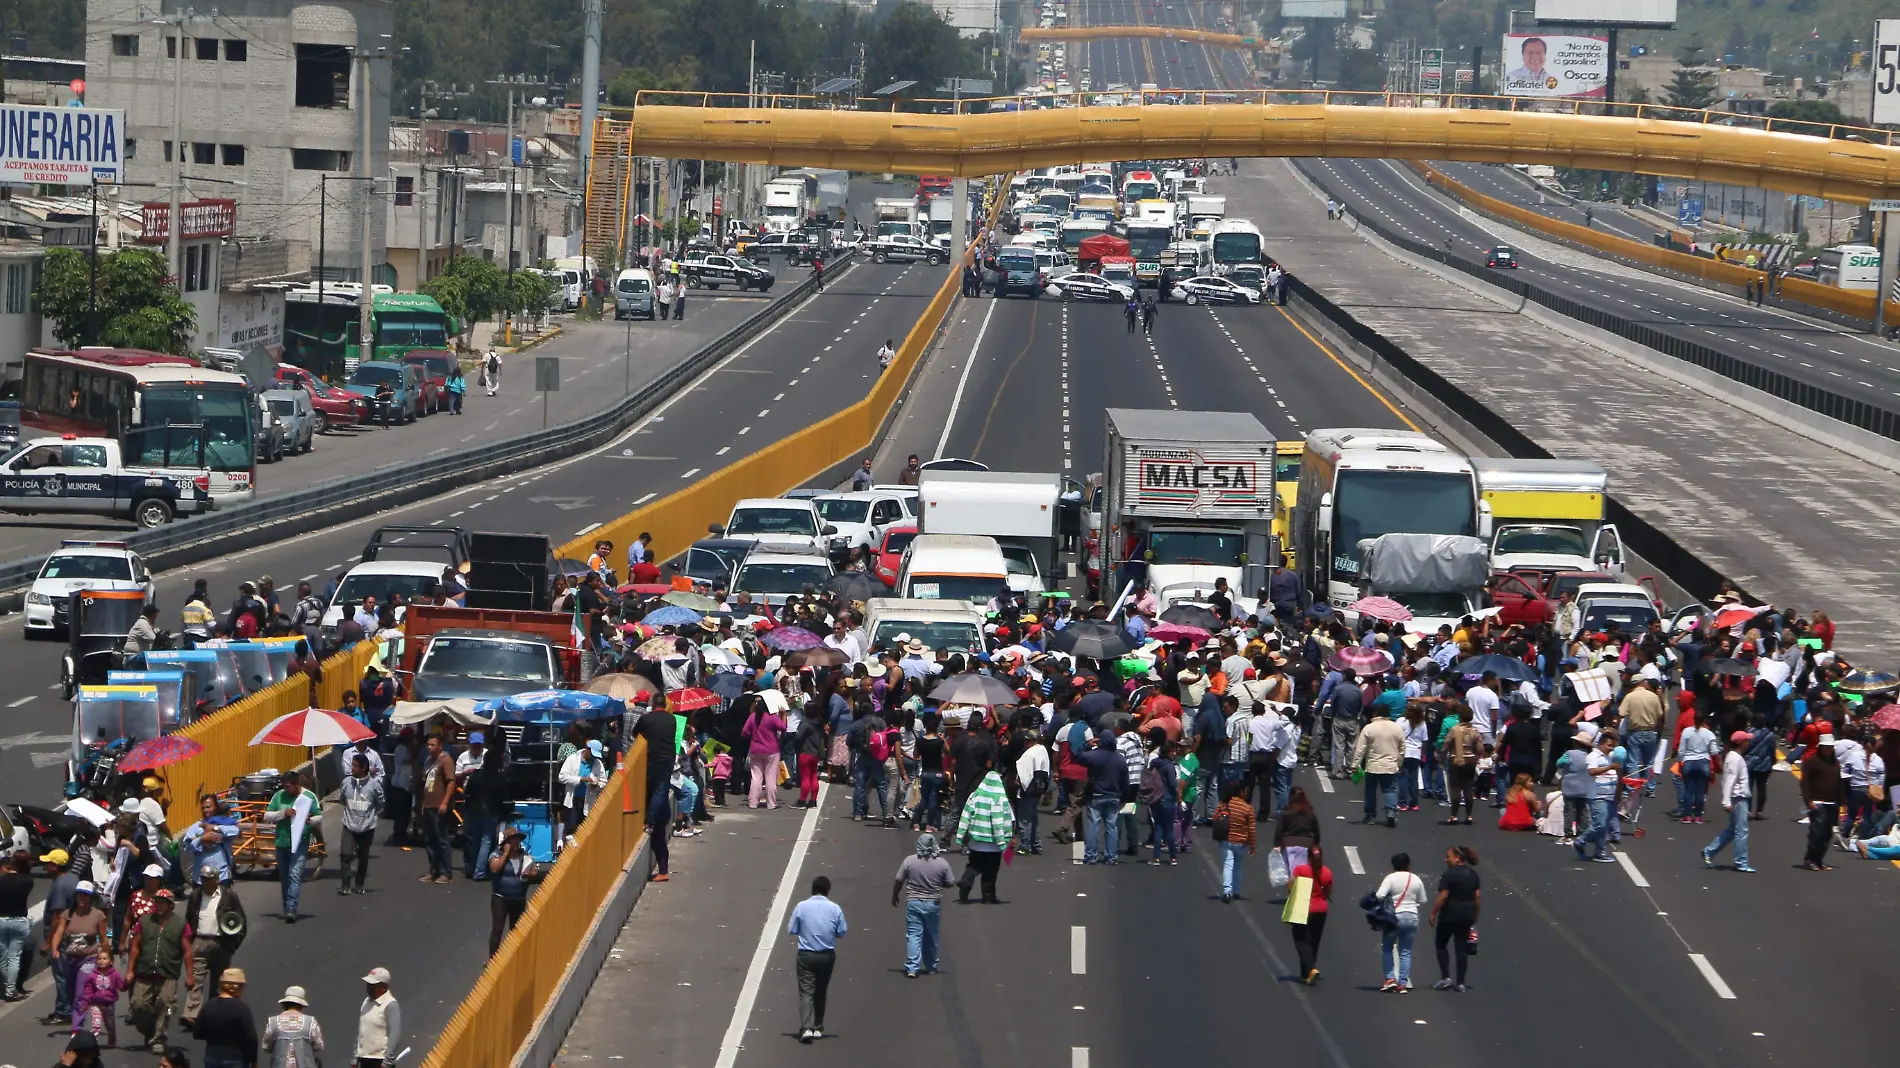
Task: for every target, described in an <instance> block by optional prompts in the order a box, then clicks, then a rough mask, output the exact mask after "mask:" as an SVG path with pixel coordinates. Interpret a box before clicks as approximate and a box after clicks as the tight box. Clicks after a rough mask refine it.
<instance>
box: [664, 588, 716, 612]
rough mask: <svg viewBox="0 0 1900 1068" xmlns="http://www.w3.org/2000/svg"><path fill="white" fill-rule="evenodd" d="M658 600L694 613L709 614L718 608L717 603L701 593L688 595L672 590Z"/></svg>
mask: <svg viewBox="0 0 1900 1068" xmlns="http://www.w3.org/2000/svg"><path fill="white" fill-rule="evenodd" d="M660 600H662V601H665V602H666V603H667V604H671V605H678V606H679V607H681V608H690V609H692V610H693V611H695V612H710V611H712V610H713V609H715V608H718V607H719V602H718V601H715V600H713V599H712V598H711V597H708V596H706V595H705V594H703V593H688V592H687V591H685V590H674V591H673V592H671V593H669V594H667V595H666V596H664V597H662V598H660Z"/></svg>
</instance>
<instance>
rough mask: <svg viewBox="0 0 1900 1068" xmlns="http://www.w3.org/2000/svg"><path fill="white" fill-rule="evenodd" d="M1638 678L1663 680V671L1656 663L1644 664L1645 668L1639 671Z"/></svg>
mask: <svg viewBox="0 0 1900 1068" xmlns="http://www.w3.org/2000/svg"><path fill="white" fill-rule="evenodd" d="M1637 678H1641V679H1648V680H1649V681H1650V682H1661V681H1662V680H1663V677H1662V672H1661V671H1660V670H1658V669H1657V667H1656V665H1654V664H1644V665H1643V670H1642V671H1640V672H1637Z"/></svg>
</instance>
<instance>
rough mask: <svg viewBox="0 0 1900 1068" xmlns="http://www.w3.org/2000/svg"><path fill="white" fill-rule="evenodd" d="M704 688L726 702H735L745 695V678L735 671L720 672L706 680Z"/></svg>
mask: <svg viewBox="0 0 1900 1068" xmlns="http://www.w3.org/2000/svg"><path fill="white" fill-rule="evenodd" d="M706 688H707V689H708V690H711V691H712V692H714V693H716V694H718V695H719V696H721V697H723V698H725V699H726V700H728V701H737V700H738V699H739V698H740V696H741V695H743V694H744V693H745V676H744V675H741V674H739V673H738V672H736V671H721V672H718V673H717V674H715V675H713V677H712V678H710V679H707V680H706Z"/></svg>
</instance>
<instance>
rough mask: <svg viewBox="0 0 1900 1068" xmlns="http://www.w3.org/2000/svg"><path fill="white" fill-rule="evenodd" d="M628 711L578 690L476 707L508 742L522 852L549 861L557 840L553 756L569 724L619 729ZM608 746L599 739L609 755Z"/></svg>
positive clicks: (512, 796) (557, 773)
mask: <svg viewBox="0 0 1900 1068" xmlns="http://www.w3.org/2000/svg"><path fill="white" fill-rule="evenodd" d="M626 711H627V708H626V705H625V704H624V703H622V702H621V701H619V700H618V699H616V698H612V697H608V696H606V695H605V694H597V693H587V692H584V691H579V690H536V691H534V692H531V693H523V694H516V695H514V696H513V697H504V698H502V699H500V700H496V701H483V702H481V703H480V704H478V705H477V706H476V707H475V715H477V716H479V717H482V718H484V719H486V720H488V721H490V722H492V723H493V724H494V727H493V728H492V729H494V730H496V731H498V732H500V734H501V735H502V737H503V738H504V739H505V740H506V742H507V746H508V757H509V759H508V797H509V801H510V803H511V804H512V806H513V808H514V816H513V820H512V822H513V824H514V825H515V826H516V827H517V828H519V829H520V830H521V831H522V832H524V833H525V834H526V835H527V840H526V846H525V848H526V849H527V850H528V853H529V855H531V856H532V857H534V859H535V860H537V861H542V862H548V861H552V860H553V859H554V846H555V843H557V842H559V841H560V837H561V829H560V828H561V797H562V795H563V794H564V793H565V792H566V791H565V789H564V788H563V787H562V786H561V783H560V773H561V762H560V761H558V760H556V759H555V753H556V752H557V751H559V749H560V746H561V742H562V740H563V739H564V738H565V737H566V735H567V728H568V726H569V725H570V724H573V723H576V722H583V721H585V722H593V723H597V724H602V725H606V724H613V725H616V726H617V725H618V724H619V722H620V721H621V718H622V717H623V716H625V715H626ZM604 730H605V728H604V727H603V732H604ZM611 743H612V740H611V739H603V744H604V745H606V747H607V750H608V752H609V753H611V752H612V751H613V746H612V744H611Z"/></svg>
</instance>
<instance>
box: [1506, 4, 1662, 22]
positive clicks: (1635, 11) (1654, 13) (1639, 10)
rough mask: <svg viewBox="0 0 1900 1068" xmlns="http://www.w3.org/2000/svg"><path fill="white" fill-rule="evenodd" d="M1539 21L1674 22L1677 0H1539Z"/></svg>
mask: <svg viewBox="0 0 1900 1068" xmlns="http://www.w3.org/2000/svg"><path fill="white" fill-rule="evenodd" d="M1537 21H1538V22H1568V23H1571V24H1573V25H1580V26H1674V25H1675V24H1676V0H1537Z"/></svg>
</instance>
